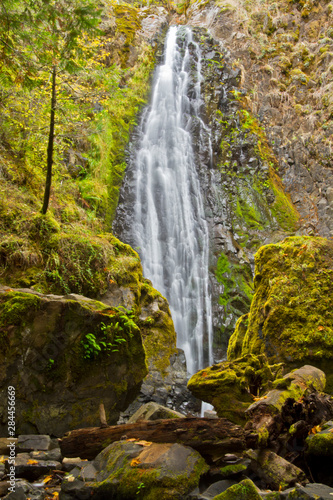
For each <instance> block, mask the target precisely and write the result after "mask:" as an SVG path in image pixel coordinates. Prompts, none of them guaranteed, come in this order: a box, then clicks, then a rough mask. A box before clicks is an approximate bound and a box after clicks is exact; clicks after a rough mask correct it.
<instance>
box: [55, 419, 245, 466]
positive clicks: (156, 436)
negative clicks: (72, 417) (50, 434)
mask: <svg viewBox="0 0 333 500" xmlns="http://www.w3.org/2000/svg"><path fill="white" fill-rule="evenodd" d="M132 438H135V439H138V440H147V441H152V442H154V443H181V444H184V445H187V446H191V447H192V448H194V449H195V450H197V451H199V452H200V453H201V454H202V455H203V456H204V457H205V458H207V459H209V460H211V461H214V460H217V459H218V458H220V457H221V456H222V455H224V454H225V453H235V452H238V451H242V450H243V449H245V446H246V444H245V435H244V431H243V429H242V427H240V426H239V425H235V424H233V423H232V422H230V421H229V420H227V419H225V418H218V419H209V418H182V419H164V420H149V421H141V422H137V423H134V424H124V425H113V426H110V427H106V428H99V427H91V428H87V429H76V430H73V431H70V432H68V433H67V434H65V436H64V437H63V438H62V439H61V440H60V448H61V452H62V455H63V457H78V456H79V457H81V458H87V459H88V460H92V459H93V458H95V457H96V456H97V455H98V453H100V452H101V451H102V450H103V449H104V448H106V446H108V445H109V444H111V443H113V442H115V441H120V440H122V439H132Z"/></svg>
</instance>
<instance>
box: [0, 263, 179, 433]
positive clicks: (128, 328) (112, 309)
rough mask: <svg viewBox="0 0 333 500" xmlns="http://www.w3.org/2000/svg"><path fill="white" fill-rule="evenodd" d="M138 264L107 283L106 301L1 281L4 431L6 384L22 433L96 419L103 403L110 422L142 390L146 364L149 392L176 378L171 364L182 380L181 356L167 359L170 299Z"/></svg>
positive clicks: (157, 394) (171, 386) (171, 339)
mask: <svg viewBox="0 0 333 500" xmlns="http://www.w3.org/2000/svg"><path fill="white" fill-rule="evenodd" d="M140 268H141V266H140V264H139V262H138V265H137V268H136V271H137V273H138V274H135V273H134V275H133V274H132V275H131V274H130V273H128V275H127V283H126V284H125V283H123V285H122V286H118V285H117V284H116V283H115V282H114V283H113V284H111V287H110V289H109V290H108V292H107V293H105V294H104V296H103V297H102V300H103V302H99V301H97V300H94V299H89V298H87V297H83V296H80V295H76V294H69V295H66V296H59V295H43V294H41V293H38V292H36V291H34V290H31V289H11V288H9V287H1V288H0V318H1V319H0V332H1V352H2V355H1V357H0V373H1V376H0V387H1V397H2V404H1V408H0V412H1V415H2V417H1V418H2V420H1V421H2V426H1V429H0V432H2V433H4V435H7V429H6V424H5V422H6V415H7V411H6V409H7V387H8V386H13V387H15V390H16V405H17V408H16V411H17V418H16V425H17V431H18V432H19V433H33V432H39V433H43V432H48V433H51V434H54V435H56V436H61V435H62V434H63V433H64V432H65V431H66V430H68V429H73V428H77V427H82V426H89V425H98V424H99V405H100V404H101V403H103V404H104V406H105V410H106V416H107V421H108V423H109V424H111V423H115V422H117V419H118V417H119V413H120V411H122V410H125V409H126V408H127V406H128V405H129V404H130V403H131V402H132V401H133V400H134V399H135V397H136V396H137V395H138V394H139V390H140V387H141V384H142V381H143V379H144V378H145V377H146V375H147V373H148V364H149V372H150V374H149V378H148V379H147V380H146V381H145V383H144V384H143V390H144V391H145V392H148V394H149V399H152V400H158V401H160V402H163V403H166V400H167V398H168V395H169V392H172V390H175V387H176V386H177V380H176V379H177V377H176V376H174V375H173V371H174V372H175V373H176V369H177V373H178V374H179V373H180V375H178V378H179V376H180V379H181V380H180V384H181V385H184V383H185V381H184V380H182V378H181V377H182V372H183V371H184V368H183V366H182V364H181V363H180V366H179V367H177V368H176V369H174V368H173V367H171V366H170V358H171V357H172V356H173V358H175V359H173V364H175V365H176V364H177V363H176V358H177V356H176V346H175V344H176V335H175V331H174V327H173V322H172V319H171V315H170V311H169V307H168V304H167V302H166V300H165V299H164V298H163V297H162V296H161V295H160V294H159V293H158V292H157V291H156V290H154V289H153V288H152V287H151V285H150V284H149V283H148V282H147V281H145V280H144V279H143V278H142V271H141V269H140ZM128 271H129V268H128ZM132 271H133V268H132ZM134 276H136V280H134ZM170 372H171V373H170ZM183 376H184V377H186V375H183ZM178 383H179V381H178ZM148 387H149V389H147V388H148ZM145 388H146V389H145ZM183 401H184V397H183V398H179V401H178V404H179V405H181V403H183Z"/></svg>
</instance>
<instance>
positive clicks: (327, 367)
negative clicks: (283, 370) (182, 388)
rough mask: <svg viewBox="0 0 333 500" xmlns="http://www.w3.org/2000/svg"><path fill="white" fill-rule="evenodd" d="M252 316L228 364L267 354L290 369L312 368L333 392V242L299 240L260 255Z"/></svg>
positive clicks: (238, 332)
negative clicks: (323, 376)
mask: <svg viewBox="0 0 333 500" xmlns="http://www.w3.org/2000/svg"><path fill="white" fill-rule="evenodd" d="M254 286H255V295H254V298H253V301H252V305H251V309H250V313H249V315H247V316H243V317H242V318H240V320H239V321H238V323H237V325H236V329H235V332H234V334H233V335H232V337H231V338H230V343H229V348H228V359H229V360H230V361H231V360H234V359H236V358H238V357H239V356H242V355H244V354H248V353H252V354H255V355H258V354H260V353H265V354H266V355H267V356H268V359H269V361H270V362H273V363H274V362H284V363H285V364H286V365H287V366H288V367H289V368H296V367H299V366H301V365H303V364H310V365H314V366H317V367H318V368H320V369H322V370H323V371H324V372H325V373H326V375H327V386H326V390H327V391H332V389H333V369H332V367H333V364H332V358H333V241H332V240H331V239H330V240H327V239H325V238H319V237H310V236H297V237H290V238H286V239H285V240H283V241H282V242H281V243H278V244H271V245H266V246H263V247H261V248H260V250H259V251H258V252H257V253H256V255H255V278H254Z"/></svg>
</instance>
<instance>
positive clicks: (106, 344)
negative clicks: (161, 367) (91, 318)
mask: <svg viewBox="0 0 333 500" xmlns="http://www.w3.org/2000/svg"><path fill="white" fill-rule="evenodd" d="M109 318H110V320H111V322H110V323H109V324H108V325H106V324H105V323H104V322H102V323H101V324H100V331H99V333H98V334H97V336H96V335H94V334H93V333H88V334H87V335H85V338H84V340H82V341H81V346H82V348H83V357H84V359H91V360H92V359H96V358H97V357H98V356H99V355H102V354H107V355H110V354H111V353H113V352H119V351H120V349H121V346H126V345H127V343H128V341H129V340H130V339H131V338H133V336H134V334H135V332H138V331H139V328H138V326H137V325H136V323H135V314H134V313H133V312H132V311H129V310H127V309H125V308H124V307H121V306H120V307H118V308H115V310H114V313H113V314H110V315H109Z"/></svg>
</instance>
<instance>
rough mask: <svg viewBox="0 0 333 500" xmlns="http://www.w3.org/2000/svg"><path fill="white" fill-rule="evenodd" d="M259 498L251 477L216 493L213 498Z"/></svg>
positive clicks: (220, 499) (223, 499) (254, 499)
mask: <svg viewBox="0 0 333 500" xmlns="http://www.w3.org/2000/svg"><path fill="white" fill-rule="evenodd" d="M261 498H262V497H261V496H260V495H259V493H258V490H257V488H256V486H255V484H254V483H253V482H252V481H251V479H244V480H243V481H240V482H239V483H238V484H234V485H233V486H230V488H228V489H227V490H225V491H224V492H223V493H220V494H219V495H216V496H215V497H214V498H213V500H240V499H242V500H260V499H261Z"/></svg>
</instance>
